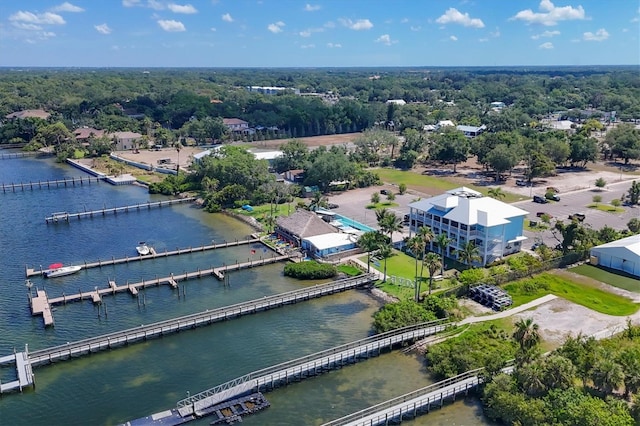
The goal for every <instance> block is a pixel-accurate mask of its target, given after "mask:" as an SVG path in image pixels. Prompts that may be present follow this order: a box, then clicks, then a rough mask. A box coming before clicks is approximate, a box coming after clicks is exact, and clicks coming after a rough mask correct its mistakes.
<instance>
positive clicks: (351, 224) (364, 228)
mask: <svg viewBox="0 0 640 426" xmlns="http://www.w3.org/2000/svg"><path fill="white" fill-rule="evenodd" d="M334 218H335V220H336V221H337V222H340V223H341V224H342V225H344V226H348V227H350V228H354V229H357V230H359V231H364V232H371V231H375V229H374V228H372V227H370V226H367V225H365V224H364V223H360V222H358V221H357V220H353V219H351V218H348V217H346V216H342V215H340V214H336V215H335V216H334Z"/></svg>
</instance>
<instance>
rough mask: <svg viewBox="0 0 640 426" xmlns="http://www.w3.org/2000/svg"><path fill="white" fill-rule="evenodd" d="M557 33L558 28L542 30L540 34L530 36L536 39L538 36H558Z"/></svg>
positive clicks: (558, 32) (558, 33)
mask: <svg viewBox="0 0 640 426" xmlns="http://www.w3.org/2000/svg"><path fill="white" fill-rule="evenodd" d="M558 35H560V31H558V30H555V31H544V32H542V33H540V34H534V35H532V36H531V38H532V39H533V40H537V39H539V38H551V37H555V36H558Z"/></svg>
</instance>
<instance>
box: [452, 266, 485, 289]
mask: <svg viewBox="0 0 640 426" xmlns="http://www.w3.org/2000/svg"><path fill="white" fill-rule="evenodd" d="M484 278H485V273H484V269H480V268H472V269H466V270H464V271H462V272H460V275H459V276H458V281H460V283H461V284H462V285H465V286H467V287H468V286H472V285H474V284H478V283H481V282H482V281H484Z"/></svg>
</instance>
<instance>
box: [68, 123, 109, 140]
mask: <svg viewBox="0 0 640 426" xmlns="http://www.w3.org/2000/svg"><path fill="white" fill-rule="evenodd" d="M104 134H105V131H104V130H98V129H94V128H93V127H81V128H79V129H76V130H74V131H73V136H75V138H76V140H77V141H78V142H81V143H89V139H91V138H94V139H97V138H101V137H102V136H104Z"/></svg>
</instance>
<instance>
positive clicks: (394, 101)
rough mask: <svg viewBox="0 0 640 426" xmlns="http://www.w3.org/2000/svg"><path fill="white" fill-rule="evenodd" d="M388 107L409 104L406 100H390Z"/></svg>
mask: <svg viewBox="0 0 640 426" xmlns="http://www.w3.org/2000/svg"><path fill="white" fill-rule="evenodd" d="M386 103H387V105H390V104H393V105H399V106H402V105H406V104H407V102H406V101H405V100H404V99H389V100H388V101H387V102H386Z"/></svg>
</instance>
